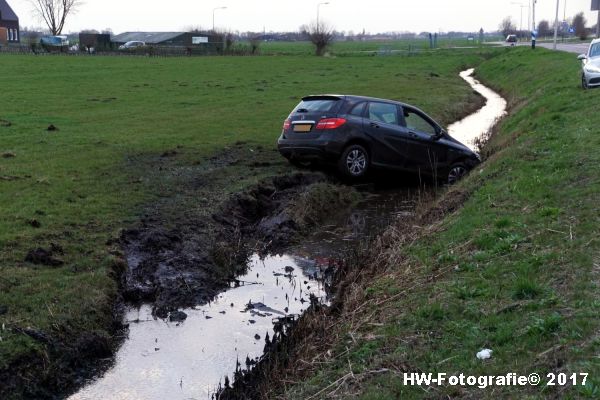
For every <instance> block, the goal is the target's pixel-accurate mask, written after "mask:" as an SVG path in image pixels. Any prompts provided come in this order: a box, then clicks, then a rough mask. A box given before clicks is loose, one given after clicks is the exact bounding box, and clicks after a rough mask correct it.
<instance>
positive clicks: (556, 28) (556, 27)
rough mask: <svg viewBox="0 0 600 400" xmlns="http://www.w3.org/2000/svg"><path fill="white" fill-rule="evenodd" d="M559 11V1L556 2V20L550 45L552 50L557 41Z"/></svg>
mask: <svg viewBox="0 0 600 400" xmlns="http://www.w3.org/2000/svg"><path fill="white" fill-rule="evenodd" d="M565 1H566V0H565ZM559 9H560V0H556V18H555V19H554V44H553V45H552V48H553V49H554V50H556V41H557V40H558V11H559Z"/></svg>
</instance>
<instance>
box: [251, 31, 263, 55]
mask: <svg viewBox="0 0 600 400" xmlns="http://www.w3.org/2000/svg"><path fill="white" fill-rule="evenodd" d="M249 41H250V51H251V53H252V54H257V53H258V50H259V49H260V43H261V41H262V40H261V36H260V35H255V34H252V35H251V36H250V38H249Z"/></svg>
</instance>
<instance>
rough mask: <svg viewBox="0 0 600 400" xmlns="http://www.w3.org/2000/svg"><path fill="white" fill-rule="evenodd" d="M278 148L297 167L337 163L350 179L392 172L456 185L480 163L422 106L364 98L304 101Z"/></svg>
mask: <svg viewBox="0 0 600 400" xmlns="http://www.w3.org/2000/svg"><path fill="white" fill-rule="evenodd" d="M277 146H278V149H279V152H280V153H281V154H282V155H283V156H284V157H286V158H287V159H288V160H290V162H292V163H294V164H297V165H306V164H308V163H311V162H315V161H321V162H323V161H324V162H330V163H336V164H337V165H338V168H339V169H340V171H341V172H342V173H343V174H345V175H346V176H348V177H351V178H360V177H363V176H365V175H366V174H367V172H368V171H369V169H371V168H389V169H396V170H404V171H411V172H416V173H420V174H424V175H428V176H431V177H433V178H435V179H439V180H443V181H446V182H448V183H454V182H456V181H457V180H459V179H460V178H462V177H463V176H464V175H465V174H466V173H467V172H468V171H469V170H470V169H472V168H473V167H475V166H476V165H477V164H479V162H480V158H479V156H478V155H477V154H476V153H474V152H473V151H471V150H470V149H469V148H468V147H466V146H465V145H463V144H462V143H460V142H459V141H457V140H456V139H454V138H452V137H450V136H449V135H448V133H447V132H446V131H445V130H444V129H443V128H442V127H441V126H440V125H439V124H438V123H437V122H435V121H434V120H433V119H432V118H431V117H429V116H428V115H427V114H425V113H424V112H423V111H421V110H419V109H418V108H416V107H413V106H411V105H408V104H404V103H400V102H397V101H392V100H384V99H376V98H371V97H362V96H346V95H320V96H308V97H305V98H303V99H302V101H301V102H300V104H298V106H296V108H295V109H294V110H293V111H292V113H291V114H290V115H289V117H288V118H287V119H286V120H285V122H284V124H283V132H282V133H281V136H280V138H279V140H278V141H277Z"/></svg>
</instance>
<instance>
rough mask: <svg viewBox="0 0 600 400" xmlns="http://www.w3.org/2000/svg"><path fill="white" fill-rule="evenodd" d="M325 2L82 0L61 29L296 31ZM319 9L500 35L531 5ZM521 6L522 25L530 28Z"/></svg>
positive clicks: (24, 21) (433, 2)
mask: <svg viewBox="0 0 600 400" xmlns="http://www.w3.org/2000/svg"><path fill="white" fill-rule="evenodd" d="M323 1H327V0H205V1H203V0H167V1H165V0H85V3H84V4H83V5H82V6H81V7H80V11H79V12H78V13H77V14H75V15H73V16H71V18H70V19H68V20H67V24H66V27H65V30H64V32H70V31H79V30H82V29H97V30H103V29H106V28H111V29H112V30H113V32H115V33H120V32H125V31H137V30H139V31H181V30H185V29H186V28H189V27H191V26H194V27H197V26H200V27H202V28H207V29H210V28H211V27H212V15H213V9H214V8H216V7H220V6H227V9H226V10H217V11H216V27H217V28H223V29H229V30H232V31H236V30H237V31H240V32H244V31H262V30H263V28H265V29H266V30H267V31H271V30H272V31H296V30H298V28H299V27H300V25H302V24H305V23H307V22H310V21H311V20H315V19H316V15H317V4H318V3H319V2H323ZM565 1H566V5H567V18H568V17H569V16H573V15H575V14H576V13H577V12H580V11H585V12H586V18H587V19H588V25H590V26H591V25H594V24H595V21H596V18H597V17H596V15H597V14H596V13H595V12H594V13H592V12H591V11H589V10H590V4H591V0H560V13H559V15H560V17H559V19H562V17H563V12H564V5H565ZM8 2H9V4H10V5H11V6H12V8H13V9H14V10H15V12H16V13H17V14H18V15H19V18H20V24H21V26H28V27H31V26H43V24H42V22H41V21H40V20H38V19H37V18H35V17H34V16H33V13H32V11H31V10H32V7H31V5H30V3H28V0H8ZM329 2H330V3H329V4H327V5H322V6H321V7H320V10H321V18H322V19H323V20H326V21H327V22H329V23H331V24H332V25H333V26H334V27H335V29H336V30H338V31H350V30H352V31H354V32H356V33H358V32H360V31H362V30H363V28H364V29H365V30H366V31H367V32H371V33H376V32H387V31H413V32H421V31H432V32H437V31H443V32H445V31H451V30H455V31H478V30H479V28H481V27H483V29H484V30H486V31H492V30H496V29H497V28H498V25H499V23H500V21H501V20H502V19H503V18H504V17H506V16H511V17H512V18H513V21H514V22H515V24H516V25H517V27H518V26H519V24H520V15H521V8H520V7H519V6H518V5H514V4H511V3H515V2H519V3H522V4H524V5H527V4H528V3H530V0H367V1H364V0H329ZM536 10H537V11H536V21H538V22H539V21H540V20H541V19H548V20H553V19H554V14H555V10H556V0H538V4H537V7H536ZM527 16H528V10H527V8H524V9H523V28H524V29H525V28H526V27H527Z"/></svg>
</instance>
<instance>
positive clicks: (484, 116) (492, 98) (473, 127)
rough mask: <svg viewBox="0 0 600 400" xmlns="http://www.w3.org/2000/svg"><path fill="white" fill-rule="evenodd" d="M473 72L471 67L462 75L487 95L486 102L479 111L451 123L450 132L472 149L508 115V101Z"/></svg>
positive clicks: (482, 93)
mask: <svg viewBox="0 0 600 400" xmlns="http://www.w3.org/2000/svg"><path fill="white" fill-rule="evenodd" d="M473 72H475V69H473V68H471V69H468V70H466V71H463V72H461V73H460V76H461V78H463V79H464V80H465V81H467V83H469V85H471V87H472V88H473V90H475V91H476V92H477V93H479V94H481V95H482V96H483V97H485V99H486V104H485V106H483V107H482V108H480V109H479V110H478V111H477V112H475V113H473V114H471V115H469V116H468V117H466V118H464V119H462V120H460V121H458V122H455V123H454V124H452V125H450V126H449V127H448V133H449V134H450V136H452V137H453V138H455V139H456V140H458V141H460V142H462V143H463V144H464V145H466V146H467V147H469V148H470V149H471V150H477V141H478V139H483V138H486V137H487V136H488V135H489V133H490V131H491V129H492V128H493V127H494V125H496V122H498V120H499V119H500V118H502V117H503V116H504V115H506V105H507V103H506V100H504V98H502V97H501V96H500V95H499V94H498V93H496V92H494V91H493V90H491V89H490V88H488V87H486V86H484V85H482V84H481V83H480V82H479V81H478V80H476V79H475V78H473Z"/></svg>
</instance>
